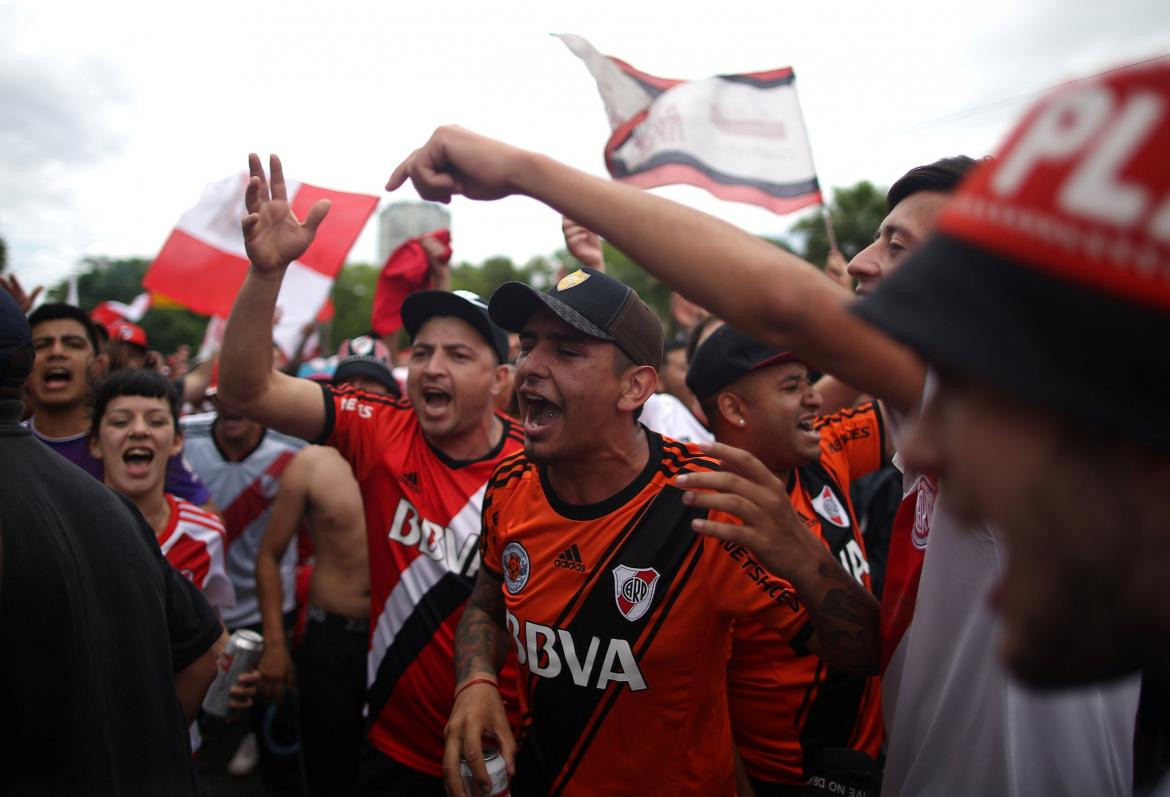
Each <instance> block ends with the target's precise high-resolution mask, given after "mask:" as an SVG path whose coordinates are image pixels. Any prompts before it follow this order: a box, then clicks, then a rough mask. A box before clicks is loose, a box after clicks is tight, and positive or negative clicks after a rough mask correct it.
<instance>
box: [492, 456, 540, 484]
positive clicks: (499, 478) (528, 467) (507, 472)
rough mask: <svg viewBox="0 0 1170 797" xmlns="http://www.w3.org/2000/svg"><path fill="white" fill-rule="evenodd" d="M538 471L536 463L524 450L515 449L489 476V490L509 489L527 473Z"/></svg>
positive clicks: (501, 460) (503, 458)
mask: <svg viewBox="0 0 1170 797" xmlns="http://www.w3.org/2000/svg"><path fill="white" fill-rule="evenodd" d="M535 472H536V463H534V462H533V461H532V460H530V459H529V458H528V456H527V455H526V454H525V453H524V450H523V449H521V450H519V451H513V452H512V453H510V454H507V455H505V456H504V457H502V458H501V459H500V461H499V463H498V464H497V465H496V467H495V469H494V470H493V471H492V475H491V476H489V477H488V481H487V489H488V492H499V491H504V490H507V489H508V488H509V487H510V486H514V485H516V484H519V482H520V480H521V479H523V478H524V476H525V474H532V473H535Z"/></svg>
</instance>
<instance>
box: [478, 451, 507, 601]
mask: <svg viewBox="0 0 1170 797" xmlns="http://www.w3.org/2000/svg"><path fill="white" fill-rule="evenodd" d="M498 473H499V470H498V469H497V470H496V472H495V473H493V474H492V478H491V479H489V480H488V485H487V490H485V491H484V494H483V507H482V509H481V511H480V518H481V520H480V531H479V566H480V567H486V568H487V570H488V572H489V573H491V574H492V575H494V576H496V577H497V578H502V577H503V574H504V571H503V566H502V565H501V564H500V553H501V550H502V546H501V544H500V534H499V510H500V506H499V499H500V496H499V487H498V485H497V484H496V474H498Z"/></svg>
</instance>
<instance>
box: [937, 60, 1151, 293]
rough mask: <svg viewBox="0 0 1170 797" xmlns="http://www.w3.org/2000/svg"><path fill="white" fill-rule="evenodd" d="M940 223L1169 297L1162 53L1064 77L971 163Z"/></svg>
mask: <svg viewBox="0 0 1170 797" xmlns="http://www.w3.org/2000/svg"><path fill="white" fill-rule="evenodd" d="M939 227H940V229H941V230H943V231H945V232H947V233H950V234H951V235H953V236H955V237H957V238H960V239H963V240H966V241H969V242H970V243H973V244H975V245H977V246H979V247H981V248H984V249H988V250H991V251H995V252H998V253H1000V254H1002V255H1005V256H1007V257H1010V258H1012V259H1013V260H1016V261H1018V262H1020V263H1022V264H1025V265H1028V266H1032V267H1035V268H1039V269H1043V270H1046V271H1049V272H1052V273H1054V274H1057V275H1059V276H1060V277H1062V278H1065V279H1070V280H1076V281H1078V282H1082V283H1088V284H1090V285H1093V286H1095V287H1098V288H1101V289H1104V290H1106V291H1108V292H1110V293H1114V294H1120V295H1123V296H1126V297H1128V298H1131V299H1135V300H1137V301H1140V302H1142V303H1146V304H1153V305H1155V306H1160V307H1164V308H1170V59H1161V60H1159V61H1155V62H1153V63H1150V64H1143V65H1139V66H1136V67H1130V68H1127V69H1123V70H1116V71H1113V72H1109V73H1106V74H1105V75H1102V76H1100V77H1098V78H1095V79H1093V80H1088V81H1082V82H1079V83H1075V84H1072V85H1070V86H1067V87H1064V88H1062V89H1060V90H1058V91H1056V92H1055V93H1053V94H1052V95H1050V96H1049V97H1047V98H1046V99H1044V100H1041V102H1040V104H1039V105H1038V107H1037V108H1036V109H1034V110H1033V111H1032V112H1031V113H1030V114H1029V115H1028V116H1027V117H1026V118H1025V120H1024V122H1023V123H1022V124H1021V125H1020V126H1019V127H1018V128H1017V129H1016V131H1015V132H1014V133H1013V134H1012V135H1011V136H1010V137H1009V138H1008V140H1007V142H1006V144H1005V145H1004V147H1003V148H1002V150H1001V151H1000V153H999V156H998V158H997V159H996V160H995V161H993V162H991V163H989V164H988V165H986V166H985V167H983V168H980V169H977V170H976V171H975V172H973V173H972V175H971V177H970V179H968V180H967V181H966V182H965V183H964V184H963V186H962V187H961V188H960V189H959V191H958V192H957V193H956V195H955V198H954V201H953V202H952V203H951V204H950V205H949V206H948V208H947V209H946V211H944V213H943V215H942V217H941V218H940V220H939Z"/></svg>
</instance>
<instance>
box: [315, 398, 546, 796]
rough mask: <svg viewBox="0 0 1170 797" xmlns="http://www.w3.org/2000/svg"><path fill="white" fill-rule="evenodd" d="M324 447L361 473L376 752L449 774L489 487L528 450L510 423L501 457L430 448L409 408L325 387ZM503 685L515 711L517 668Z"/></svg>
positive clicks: (420, 768) (503, 676)
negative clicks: (446, 753) (446, 731)
mask: <svg viewBox="0 0 1170 797" xmlns="http://www.w3.org/2000/svg"><path fill="white" fill-rule="evenodd" d="M323 389H324V392H325V415H326V422H325V431H324V432H323V434H322V439H321V441H320V442H323V443H325V444H327V445H331V446H334V447H336V448H337V450H338V451H340V452H341V455H342V456H343V457H345V458H346V460H348V461H349V463H350V465H352V466H353V472H354V476H355V477H356V479H357V482H358V486H359V487H360V488H361V493H362V503H363V504H364V506H365V515H366V529H367V539H368V541H369V558H370V652H369V658H368V675H367V679H368V687H369V689H368V692H367V702H368V710H369V717H370V722H371V724H370V731H369V739H370V742H371V743H372V744H373V745H374V746H375V747H376V748H377V749H378V750H380V751H382V752H383V753H385V754H386V755H387V756H389V757H390V758H392V759H394V760H395V761H398V762H400V763H402V764H405V765H407V766H409V767H411V768H412V769H415V770H418V771H420V772H425V773H427V774H429V775H435V776H438V775H441V774H442V761H443V728H444V727H445V726H446V724H447V718H448V717H449V716H450V714H451V708H452V706H453V705H454V693H455V664H454V658H455V627H456V625H457V624H458V622H459V618H460V616H462V614H463V607H464V604H465V603H466V601H467V598H468V596H469V595H470V594H471V587H472V585H473V583H474V580H475V574H476V572H477V571H478V570H479V566H480V559H479V534H480V506H481V503H482V501H483V495H484V490H485V488H486V484H487V480H488V477H489V476H490V475H491V473H492V471H493V470H494V469H495V467H496V465H497V464H499V462H500V460H501V459H502V458H504V457H505V456H508V455H509V454H513V453H515V452H516V451H517V450H518V449H519V448H520V447H521V446H522V445H523V437H522V434H521V431H520V430H519V428H517V426H516V424H515V423H514V422H513V421H511V420H510V419H509V418H507V417H506V416H503V415H501V416H499V418H500V420H501V421H502V423H503V428H504V433H503V435H501V437H500V441H499V443H498V445H496V447H495V448H494V449H493V450H492V451H490V452H488V454H486V455H485V456H483V457H481V458H479V459H476V460H471V461H464V462H461V461H457V460H453V459H451V458H450V457H448V456H447V455H445V454H444V453H443V452H441V451H439V450H438V449H436V448H434V447H432V446H431V444H430V443H429V442H427V440H426V438H425V437H424V436H423V433H422V429H421V428H420V426H419V423H418V418H417V416H416V415H415V413H414V410H413V409H411V405H410V403H409V402H408V401H405V400H400V399H394V398H390V397H388V396H378V395H374V394H372V393H365V392H363V391H360V390H357V389H355V388H351V387H348V386H344V387H332V386H329V385H324V386H323ZM509 666H510V669H508V671H507V672H506V673H501V675H500V688H501V693H502V694H503V696H504V699H505V702H506V703H508V704H510V707H511V708H512V709H513V711H515V709H516V706H517V698H516V691H515V686H514V684H515V674H514V673H515V669H514V668H515V664H514V662H513V663H511V664H510V665H509Z"/></svg>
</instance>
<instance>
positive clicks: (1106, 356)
mask: <svg viewBox="0 0 1170 797" xmlns="http://www.w3.org/2000/svg"><path fill="white" fill-rule="evenodd" d="M1142 93H1147V94H1152V95H1154V96H1157V97H1160V98H1161V100H1162V102H1163V104H1165V103H1167V102H1170V59H1160V60H1158V61H1154V62H1150V63H1146V64H1142V65H1138V66H1134V67H1129V68H1126V69H1118V70H1112V71H1110V72H1107V73H1105V74H1103V75H1100V76H1099V77H1097V78H1094V79H1090V80H1086V81H1078V82H1076V83H1071V84H1068V85H1065V86H1062V87H1060V88H1059V89H1057V90H1056V91H1055V92H1052V93H1050V94H1049V95H1048V96H1046V97H1045V98H1043V99H1042V100H1040V102H1039V103H1038V104H1037V105H1036V107H1034V108H1033V109H1032V110H1031V111H1029V113H1028V114H1027V116H1026V117H1025V118H1024V120H1023V122H1022V123H1021V124H1020V125H1018V126H1017V128H1016V129H1015V130H1014V131H1013V132H1012V133H1011V135H1010V136H1009V137H1008V139H1007V142H1006V143H1005V145H1004V146H1003V147H1002V149H1001V151H1000V152H999V153H998V154H997V155H996V157H995V158H994V159H992V160H989V161H986V162H984V163H981V164H980V165H979V166H977V167H976V168H975V169H974V170H973V171H972V172H971V174H970V175H969V176H968V177H967V178H966V180H965V181H964V182H963V184H962V185H961V186H960V188H959V190H958V191H957V192H956V193H955V195H954V196H953V198H952V199H951V200H950V202H949V203H948V204H947V206H946V208H945V209H944V210H943V212H942V213H941V214H940V216H939V220H938V227H937V230H936V232H935V234H934V235H933V236H932V237H931V238H930V239H929V240H928V241H927V242H926V243H924V244H923V245H922V246H921V247H920V248H919V249H918V250H916V251H915V252H914V253H913V254H912V255H911V256H910V257H909V258H907V261H906V263H905V264H904V265H902V266H901V267H900V268H899V269H898V270H897V271H896V272H895V273H894V274H892V275H891V276H890V277H889V278H887V279H886V280H884V281H883V282H882V284H881V285H880V286H879V287H878V288H877V290H876V291H874V292H873V293H872V294H870V295H869V296H867V297H865V298H864V299H862V301H861V302H859V303H858V304H857V305H856V306H855V310H856V312H857V313H858V314H859V315H860V316H861V317H862V318H864V319H865V320H867V321H869V322H870V323H872V324H874V325H875V326H877V327H878V328H880V329H882V330H883V331H884V332H885V333H886V334H888V335H890V336H891V337H893V338H895V339H897V340H899V341H901V342H902V343H905V344H906V345H907V346H909V347H910V348H911V349H913V350H915V351H916V352H918V354H919V355H920V356H921V357H922V358H923V359H924V360H925V361H926V362H927V363H929V364H930V365H931V366H932V367H934V368H936V369H938V370H939V372H940V373H942V374H944V375H950V376H954V377H957V378H965V379H970V380H973V381H976V382H978V383H980V384H985V385H988V386H991V387H992V388H994V389H996V390H998V391H999V392H1000V393H1002V394H1003V395H1005V396H1009V397H1012V398H1014V399H1016V400H1018V401H1021V402H1023V403H1026V404H1031V405H1033V406H1035V407H1038V408H1043V409H1044V410H1045V411H1053V412H1056V413H1058V414H1060V415H1062V416H1064V417H1066V418H1067V419H1069V420H1072V421H1074V422H1076V423H1078V424H1081V425H1082V427H1083V428H1085V429H1086V430H1089V429H1095V430H1097V431H1099V432H1105V433H1109V434H1114V435H1116V436H1118V437H1123V438H1125V439H1128V440H1130V441H1131V442H1136V443H1138V444H1140V445H1143V446H1146V447H1151V448H1154V449H1157V450H1161V451H1165V450H1168V449H1170V425H1168V424H1165V423H1162V422H1161V421H1160V419H1161V418H1162V417H1163V416H1164V414H1165V410H1166V405H1167V402H1168V401H1170V344H1168V341H1170V279H1167V275H1170V247H1167V245H1166V242H1165V233H1164V232H1161V233H1159V230H1158V227H1157V221H1156V219H1157V218H1158V216H1157V213H1158V212H1159V211H1158V210H1157V203H1156V201H1157V200H1158V199H1159V198H1160V199H1164V198H1165V196H1166V190H1167V188H1168V187H1170V157H1168V156H1167V155H1166V153H1167V152H1170V119H1168V118H1166V117H1165V116H1163V117H1161V118H1160V120H1159V121H1158V122H1157V123H1156V124H1153V123H1151V127H1150V130H1149V131H1147V132H1146V133H1145V134H1144V137H1142V138H1141V139H1140V141H1139V140H1138V139H1134V140H1133V141H1130V142H1129V143H1128V144H1126V146H1125V147H1123V148H1121V149H1118V150H1117V151H1116V152H1113V153H1112V154H1110V155H1109V157H1111V158H1113V159H1114V160H1113V161H1110V162H1111V163H1115V165H1116V168H1117V174H1124V175H1125V177H1124V179H1125V181H1127V182H1126V183H1125V185H1126V186H1127V190H1128V191H1131V193H1130V194H1127V195H1126V196H1128V197H1130V199H1129V200H1125V201H1123V200H1120V199H1118V194H1117V193H1113V194H1110V193H1109V192H1106V191H1088V192H1086V191H1085V190H1084V187H1083V185H1082V184H1081V183H1079V182H1078V180H1080V179H1081V176H1083V174H1085V173H1087V172H1086V171H1085V167H1086V164H1087V163H1090V162H1093V163H1095V162H1096V161H1095V160H1093V159H1094V158H1099V157H1100V153H1101V152H1102V151H1103V150H1102V149H1100V148H1101V147H1104V146H1106V144H1104V143H1102V142H1107V141H1109V140H1110V137H1109V135H1107V134H1106V133H1104V132H1101V131H1105V130H1107V129H1113V128H1108V125H1112V124H1117V125H1120V122H1118V121H1117V120H1118V115H1117V114H1118V112H1115V113H1114V114H1102V115H1096V114H1095V112H1089V111H1087V110H1086V108H1089V107H1090V106H1091V107H1094V108H1095V107H1097V106H1096V105H1092V103H1089V104H1086V103H1085V102H1084V99H1085V97H1086V96H1090V97H1092V99H1093V100H1096V99H1097V98H1098V97H1100V96H1102V95H1105V96H1111V97H1117V98H1124V97H1133V96H1139V95H1141V94H1142ZM1119 102H1120V101H1119ZM1055 129H1060V130H1062V131H1064V132H1063V133H1062V134H1061V135H1069V133H1068V131H1074V132H1077V131H1079V132H1077V134H1078V135H1083V136H1084V140H1083V142H1082V143H1081V144H1078V145H1077V146H1076V147H1068V148H1067V151H1063V150H1062V151H1061V152H1060V153H1059V154H1058V153H1055V152H1048V151H1045V154H1044V156H1043V157H1036V153H1037V151H1038V150H1034V149H1029V147H1031V146H1032V143H1034V142H1035V141H1037V140H1039V138H1038V136H1043V135H1055V134H1054V133H1052V130H1055ZM1094 130H1097V131H1098V132H1099V134H1097V133H1094ZM1118 146H1120V145H1118ZM1110 174H1113V173H1112V172H1111V173H1110ZM1110 179H1114V178H1112V177H1111V178H1110ZM1117 179H1121V178H1117ZM1131 186H1132V187H1131ZM1119 190H1120V189H1119ZM1135 198H1136V199H1137V200H1140V201H1139V202H1136V203H1135V201H1134V200H1135ZM1126 201H1128V202H1129V203H1130V204H1129V205H1126ZM1142 203H1144V205H1143V204H1142ZM1162 207H1163V208H1164V207H1165V206H1164V205H1163V206H1162ZM1159 236H1161V237H1159Z"/></svg>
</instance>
